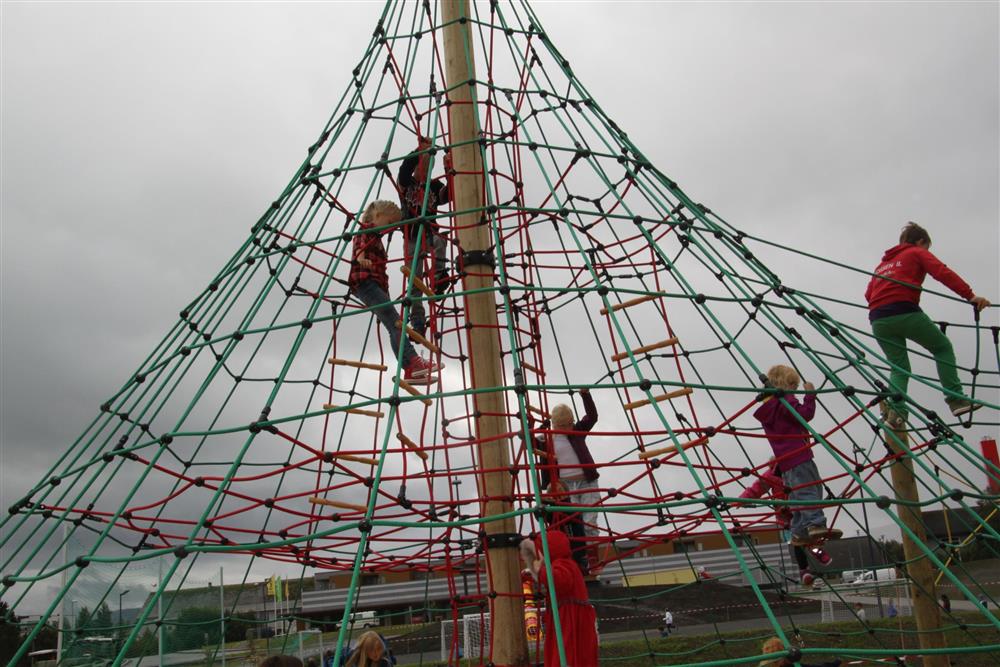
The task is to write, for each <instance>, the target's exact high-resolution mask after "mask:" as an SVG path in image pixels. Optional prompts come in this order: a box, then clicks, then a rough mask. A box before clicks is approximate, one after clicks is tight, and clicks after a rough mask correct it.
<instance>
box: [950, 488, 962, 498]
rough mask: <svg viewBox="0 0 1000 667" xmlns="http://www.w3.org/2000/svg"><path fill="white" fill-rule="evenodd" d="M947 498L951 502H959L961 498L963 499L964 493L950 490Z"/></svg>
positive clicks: (959, 490)
mask: <svg viewBox="0 0 1000 667" xmlns="http://www.w3.org/2000/svg"><path fill="white" fill-rule="evenodd" d="M948 496H949V497H950V498H951V499H952V500H961V499H962V498H964V497H965V492H964V491H962V490H961V489H952V490H951V493H949V494H948Z"/></svg>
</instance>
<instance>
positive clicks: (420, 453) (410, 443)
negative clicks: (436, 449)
mask: <svg viewBox="0 0 1000 667" xmlns="http://www.w3.org/2000/svg"><path fill="white" fill-rule="evenodd" d="M396 439H397V440H399V441H400V442H401V443H403V446H404V447H406V448H407V449H412V450H413V453H414V454H416V455H417V456H419V457H420V458H422V459H423V460H424V461H426V460H427V452H425V451H424V450H423V449H422V448H421V447H419V446H418V445H417V443H415V442H413V441H412V440H410V439H409V438H407V437H406V436H405V435H403V434H402V433H397V434H396Z"/></svg>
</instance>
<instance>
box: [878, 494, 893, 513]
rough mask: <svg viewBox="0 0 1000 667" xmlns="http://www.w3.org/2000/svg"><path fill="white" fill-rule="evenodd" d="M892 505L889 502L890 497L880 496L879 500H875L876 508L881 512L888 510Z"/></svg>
mask: <svg viewBox="0 0 1000 667" xmlns="http://www.w3.org/2000/svg"><path fill="white" fill-rule="evenodd" d="M890 505H892V501H891V500H889V496H879V497H878V499H876V500H875V507H877V508H879V509H880V510H887V509H889V506H890Z"/></svg>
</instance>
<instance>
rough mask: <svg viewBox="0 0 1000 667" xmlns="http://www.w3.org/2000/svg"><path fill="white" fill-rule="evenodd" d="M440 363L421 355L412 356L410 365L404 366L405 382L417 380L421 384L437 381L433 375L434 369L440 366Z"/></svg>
mask: <svg viewBox="0 0 1000 667" xmlns="http://www.w3.org/2000/svg"><path fill="white" fill-rule="evenodd" d="M442 367H443V366H441V365H440V364H436V363H434V362H433V361H427V360H426V359H424V358H423V357H414V358H413V361H411V362H410V365H409V366H407V367H406V373H405V374H404V375H403V378H404V379H405V380H406V381H407V382H419V383H421V384H423V383H427V384H430V383H431V382H437V377H435V376H434V371H436V370H438V369H440V368H442Z"/></svg>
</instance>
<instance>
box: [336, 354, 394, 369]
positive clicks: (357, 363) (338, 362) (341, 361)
mask: <svg viewBox="0 0 1000 667" xmlns="http://www.w3.org/2000/svg"><path fill="white" fill-rule="evenodd" d="M327 362H329V363H331V364H333V365H334V366H350V367H351V368H367V369H370V370H373V371H384V370H388V366H383V365H382V364H368V363H365V362H364V361H351V360H350V359H335V358H333V357H330V358H329V359H327Z"/></svg>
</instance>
